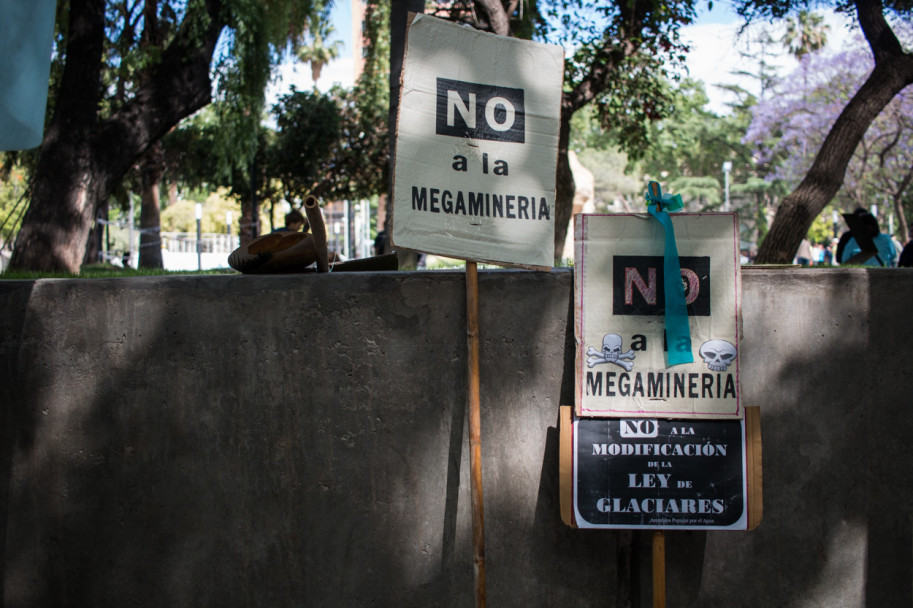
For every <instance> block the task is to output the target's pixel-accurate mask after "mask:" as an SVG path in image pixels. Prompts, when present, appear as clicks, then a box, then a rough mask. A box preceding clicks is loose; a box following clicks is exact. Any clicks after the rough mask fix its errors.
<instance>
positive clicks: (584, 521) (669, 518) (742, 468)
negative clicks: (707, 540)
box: [574, 418, 748, 530]
mask: <svg viewBox="0 0 913 608" xmlns="http://www.w3.org/2000/svg"><path fill="white" fill-rule="evenodd" d="M745 453H746V450H745V424H744V420H685V421H683V420H661V419H649V418H628V419H624V418H622V419H599V418H582V419H578V420H576V421H575V422H574V518H575V520H576V523H577V526H578V527H580V528H653V529H698V528H701V529H705V528H711V529H731V530H745V529H747V527H748V512H747V508H746V505H747V502H748V501H747V498H746V497H747V495H748V494H747V483H746V479H747V475H746V464H745V463H746V459H745Z"/></svg>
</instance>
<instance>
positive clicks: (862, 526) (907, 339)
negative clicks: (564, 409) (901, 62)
mask: <svg viewBox="0 0 913 608" xmlns="http://www.w3.org/2000/svg"><path fill="white" fill-rule="evenodd" d="M572 283H573V279H572V274H571V271H570V270H567V269H562V270H555V271H553V272H552V273H535V272H522V271H483V272H481V273H480V298H481V343H482V371H481V376H482V377H481V395H482V441H483V446H482V455H483V479H484V489H485V525H486V530H485V532H486V545H487V546H486V549H487V555H486V575H487V592H488V605H489V606H492V607H512V606H523V607H529V606H556V607H561V608H571V607H575V606H581V607H583V606H586V607H589V606H616V599H617V595H618V592H619V589H621V588H622V587H623V586H624V584H625V582H624V581H625V580H626V579H623V580H622V582H621V583H619V568H618V566H619V565H620V564H621V562H619V560H618V559H617V558H616V551H617V541H618V538H619V536H620V534H621V533H615V532H608V531H596V532H593V531H581V530H572V529H569V528H567V527H565V526H564V525H563V524H562V523H561V521H560V517H559V511H558V480H557V443H558V436H557V428H556V427H557V417H558V406H559V405H560V404H562V403H568V404H569V403H571V402H572V399H573V333H572V313H571V295H572ZM743 295H744V298H743V300H744V303H743V327H744V333H743V335H744V341H743V342H742V345H741V346H742V357H743V359H742V382H743V394H744V396H745V400H746V403H748V404H749V405H759V406H761V408H762V410H761V412H762V415H761V418H762V433H763V443H764V509H765V513H764V520H763V522H762V524H761V526H760V528H759V529H757V530H755V531H751V532H706V531H696V532H669V533H667V547H666V550H667V567H666V571H667V577H668V581H667V597H668V605H669V606H702V607H713V606H720V607H732V606H772V607H773V606H776V607H796V608H798V607H818V606H820V607H829V608H833V607H844V606H845V607H861V606H878V607H882V606H910V605H911V603H913V591H911V587H913V583H911V571H913V535H911V510H910V506H909V505H910V503H911V498H913V487H911V484H910V482H909V480H910V479H911V473H913V471H911V457H910V456H911V453H910V448H909V439H908V438H909V432H908V429H907V427H908V424H909V420H910V418H911V417H910V415H909V414H908V409H909V407H910V405H911V403H913V372H911V370H910V363H909V359H910V356H909V355H910V351H911V348H913V346H911V345H913V325H911V323H910V322H909V319H908V307H909V306H910V303H911V302H913V271H907V270H871V271H866V270H821V271H818V270H802V271H799V270H756V269H752V270H746V271H745V272H744V273H743ZM464 297H465V287H464V275H463V274H462V272H415V273H378V274H360V273H351V274H336V275H322V276H316V275H314V276H266V277H255V276H212V277H183V278H146V279H112V280H79V281H69V280H44V281H37V282H27V281H0V312H2V315H0V374H2V375H0V397H2V404H3V408H2V416H3V417H2V418H0V422H2V429H3V430H2V434H0V442H2V446H0V447H2V450H0V471H2V475H3V479H2V480H0V505H2V506H0V516H2V519H3V521H2V523H3V524H5V525H0V547H5V550H4V551H2V552H0V572H2V579H3V595H2V598H3V605H4V606H7V607H9V608H20V607H22V608H24V607H50V606H74V607H75V606H79V607H81V606H93V607H106V606H111V607H114V606H117V607H122V606H169V607H172V606H220V607H221V606H263V607H274V606H316V607H350V606H351V607H362V606H373V607H384V606H407V607H409V606H415V607H434V606H447V607H449V606H455V607H463V606H466V607H469V606H472V605H473V573H472V546H471V545H472V540H471V522H470V512H469V483H468V469H469V467H468V450H467V446H466V439H465V436H466V433H467V423H466V419H465V402H466V370H465V365H466V356H465V351H466V330H465V304H464ZM635 547H636V549H637V551H636V563H635V567H634V568H633V576H634V595H635V603H634V605H635V606H649V605H652V603H651V599H650V588H649V586H650V565H649V536H648V534H636V535H635ZM622 578H623V577H622Z"/></svg>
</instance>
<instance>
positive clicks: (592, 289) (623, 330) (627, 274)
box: [574, 213, 744, 419]
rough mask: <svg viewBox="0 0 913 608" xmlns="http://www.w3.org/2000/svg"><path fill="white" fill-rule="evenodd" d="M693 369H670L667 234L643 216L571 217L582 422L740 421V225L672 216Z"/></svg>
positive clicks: (721, 218) (727, 219)
mask: <svg viewBox="0 0 913 608" xmlns="http://www.w3.org/2000/svg"><path fill="white" fill-rule="evenodd" d="M671 218H672V224H673V226H674V228H675V241H676V245H677V249H678V255H679V261H680V266H681V281H682V284H683V286H684V291H685V303H686V308H687V311H688V324H689V328H690V334H691V335H690V338H691V343H690V350H691V353H692V355H693V358H694V362H693V363H687V364H682V365H675V366H672V367H668V366H667V358H666V348H669V349H672V348H683V349H684V350H685V351H687V346H688V345H687V344H683V345H677V344H666V342H667V341H666V339H665V335H664V333H665V332H664V328H665V323H664V310H665V304H664V294H665V290H664V287H663V282H664V270H663V254H664V231H663V227H662V225H661V224H660V223H659V222H658V221H657V220H655V219H654V218H652V217H650V216H648V215H646V214H643V215H633V214H619V215H578V216H575V232H574V237H575V260H576V266H577V268H576V272H575V274H574V288H575V289H574V291H575V293H574V297H575V305H574V310H575V325H576V328H575V334H576V339H577V364H576V368H577V373H576V392H577V395H576V405H577V415H578V416H587V417H623V418H630V417H644V418H657V417H660V418H720V419H727V418H729V419H739V418H742V416H743V415H744V408H743V407H742V404H741V400H740V391H739V359H740V358H739V353H738V351H739V314H740V309H739V297H740V289H741V284H740V274H739V273H740V266H739V250H738V244H739V227H738V216H736V215H735V214H729V213H704V214H688V213H673V214H671Z"/></svg>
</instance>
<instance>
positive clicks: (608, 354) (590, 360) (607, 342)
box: [586, 334, 634, 372]
mask: <svg viewBox="0 0 913 608" xmlns="http://www.w3.org/2000/svg"><path fill="white" fill-rule="evenodd" d="M621 345H622V339H621V336H619V335H618V334H606V335H605V336H604V337H603V338H602V350H601V351H598V350H596V349H595V348H593V347H592V346H590V347H589V348H588V349H587V351H586V354H587V355H589V356H588V357H587V360H586V364H587V367H594V366H596V365H600V364H602V363H614V364H615V365H617V366H619V367H623V368H625V371H628V372H629V371H631V369H632V368H633V367H634V361H631V359H634V351H633V350H629V351H628V352H626V353H623V352H621Z"/></svg>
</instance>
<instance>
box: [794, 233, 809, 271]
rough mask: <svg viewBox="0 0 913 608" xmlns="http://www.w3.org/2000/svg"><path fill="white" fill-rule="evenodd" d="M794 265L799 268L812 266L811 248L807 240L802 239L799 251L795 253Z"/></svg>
mask: <svg viewBox="0 0 913 608" xmlns="http://www.w3.org/2000/svg"><path fill="white" fill-rule="evenodd" d="M796 264H799V265H800V266H811V265H812V246H811V244H809V242H808V239H802V242H801V243H800V244H799V251H798V252H797V253H796Z"/></svg>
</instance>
